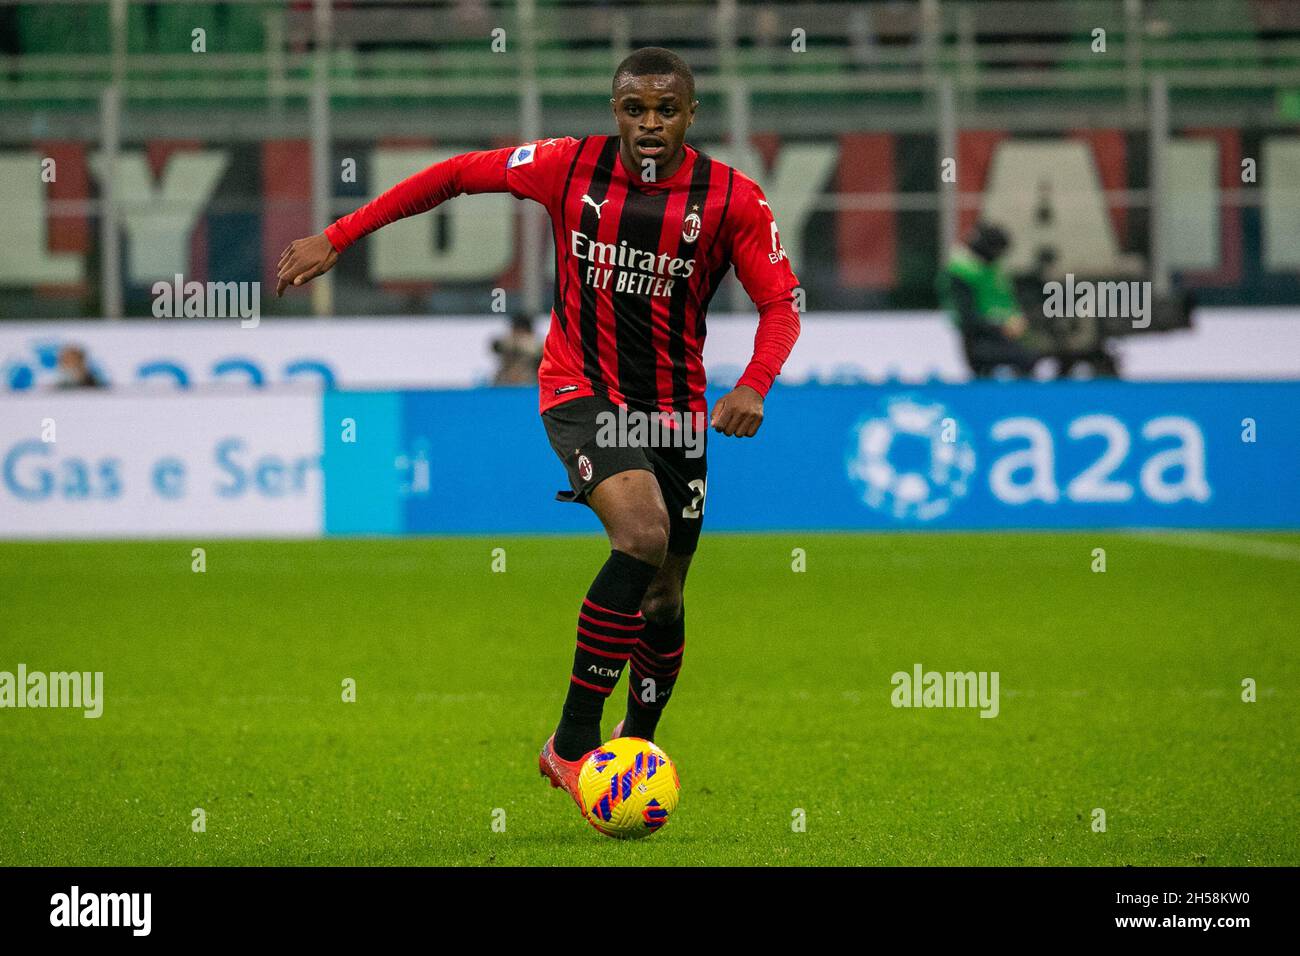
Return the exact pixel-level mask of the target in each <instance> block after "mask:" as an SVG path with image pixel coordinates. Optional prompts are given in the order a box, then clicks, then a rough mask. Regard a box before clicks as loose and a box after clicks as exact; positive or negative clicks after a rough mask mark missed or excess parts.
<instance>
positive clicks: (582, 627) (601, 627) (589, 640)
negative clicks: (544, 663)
mask: <svg viewBox="0 0 1300 956" xmlns="http://www.w3.org/2000/svg"><path fill="white" fill-rule="evenodd" d="M644 631H645V618H643V617H642V616H641V612H640V611H637V612H636V613H635V614H627V613H624V612H622V611H614V610H611V609H610V608H606V607H602V606H600V605H599V604H596V603H595V602H593V601H592V600H591V599H590V598H586V599H584V600H583V602H582V610H581V611H579V612H578V647H577V651H576V652H575V654H574V659H573V673H572V675H570V678H569V679H570V681H571V682H572V683H574V684H577V685H579V686H580V687H585V688H587V689H588V690H592V691H596V692H597V693H599V694H601V695H602V696H604V697H608V696H609V695H610V694H611V693H612V692H613V690H614V686H615V685H616V684H617V683H618V679H619V677H620V676H621V675H622V673H623V667H624V665H626V664H627V662H628V659H629V658H631V656H632V652H633V650H634V649H635V648H636V646H637V643H638V642H639V641H640V640H641V635H642V633H643V632H644Z"/></svg>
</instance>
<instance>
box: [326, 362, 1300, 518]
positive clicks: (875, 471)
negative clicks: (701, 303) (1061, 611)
mask: <svg viewBox="0 0 1300 956" xmlns="http://www.w3.org/2000/svg"><path fill="white" fill-rule="evenodd" d="M721 394H722V392H720V391H719V392H711V393H710V396H709V398H710V402H712V401H715V400H716V399H717V398H718V397H719V396H720V395H721ZM322 400H323V401H324V403H325V404H324V416H323V422H324V429H325V434H324V443H323V447H324V475H325V527H326V532H327V533H329V534H351V533H370V534H402V533H409V534H455V533H489V532H574V531H598V530H599V529H600V525H599V522H598V521H597V520H596V518H595V516H594V515H593V514H591V513H590V512H589V511H588V509H586V508H583V507H582V506H577V505H572V504H564V503H560V502H556V501H554V496H555V492H556V491H557V490H559V489H562V488H565V487H567V479H566V477H565V473H564V470H563V468H562V467H561V465H560V462H559V461H558V459H557V458H556V457H555V455H554V453H553V452H552V451H551V448H550V445H549V444H548V443H547V440H546V435H545V432H544V431H543V429H542V424H541V420H540V418H539V416H538V414H537V404H536V403H537V396H536V392H535V390H533V389H481V390H474V391H455V392H400V393H360V392H332V393H327V394H325V395H324V396H323V399H322ZM1298 413H1300V383H1296V382H1250V383H1245V382H1243V383H1236V382H1224V383H1211V382H1204V383H1133V382H1042V383H1036V382H1025V383H1006V382H979V383H972V384H964V385H921V386H915V387H907V386H816V385H806V386H801V387H797V388H782V387H779V386H778V387H777V388H776V389H774V390H773V392H772V394H771V395H770V396H769V397H768V401H767V403H766V415H767V418H766V421H765V422H764V424H763V427H762V430H761V431H760V433H759V435H758V436H757V437H756V438H753V439H736V438H725V437H723V436H721V435H718V434H716V433H710V435H709V440H708V456H709V477H708V487H707V495H706V497H705V499H704V521H705V527H706V528H707V529H711V530H725V531H757V530H790V529H825V530H833V529H898V528H940V529H973V528H1092V527H1151V528H1156V527H1186V528H1297V527H1300V414H1298ZM349 422H351V429H352V430H351V433H349V430H348V429H349V425H348V423H349Z"/></svg>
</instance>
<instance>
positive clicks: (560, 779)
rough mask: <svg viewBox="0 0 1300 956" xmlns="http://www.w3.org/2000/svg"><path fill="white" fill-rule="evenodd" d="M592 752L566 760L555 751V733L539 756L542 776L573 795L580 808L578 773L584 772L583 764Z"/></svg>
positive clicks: (539, 767) (538, 761)
mask: <svg viewBox="0 0 1300 956" xmlns="http://www.w3.org/2000/svg"><path fill="white" fill-rule="evenodd" d="M591 753H592V751H588V752H587V753H585V754H583V755H582V756H581V757H579V758H578V759H577V760H565V759H564V758H563V757H561V756H560V755H559V754H557V753H556V752H555V734H551V736H550V738H549V739H548V740H547V741H546V743H545V744H543V745H542V752H541V753H540V754H539V755H538V757H537V769H538V770H539V771H541V774H542V776H543V777H546V778H547V779H549V780H550V781H551V786H552V787H556V788H557V789H561V790H564V791H565V792H566V793H567V794H568V795H569V796H571V797H573V802H574V803H576V804H577V805H578V809H579V810H581V809H582V796H581V795H580V794H579V793H578V774H579V773H581V772H582V765H583V764H584V763H586V762H587V757H589V756H590V755H591Z"/></svg>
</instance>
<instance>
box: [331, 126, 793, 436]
mask: <svg viewBox="0 0 1300 956" xmlns="http://www.w3.org/2000/svg"><path fill="white" fill-rule="evenodd" d="M683 148H684V149H685V151H686V157H685V159H684V160H683V162H682V163H681V165H680V166H679V167H678V169H677V171H676V172H675V173H673V175H672V176H670V177H668V178H666V179H663V180H659V181H651V182H645V181H642V179H641V177H640V176H639V175H634V174H632V173H630V172H629V171H628V170H627V169H626V168H624V165H623V161H622V159H621V158H620V156H619V139H618V137H617V136H587V137H583V138H582V139H575V138H573V137H561V138H554V139H546V140H536V141H534V142H531V143H527V144H524V145H522V146H517V147H505V148H502V149H495V150H484V151H481V152H474V153H466V154H463V155H461V156H456V157H453V158H452V159H450V160H447V161H446V162H444V163H439V164H436V165H435V166H432V167H430V168H429V169H427V170H425V171H424V172H422V173H419V174H417V175H416V176H413V177H411V178H410V179H408V180H406V181H404V182H403V183H400V184H398V186H396V187H394V188H393V189H391V190H389V191H388V192H387V193H385V194H384V195H382V196H380V197H379V198H378V199H376V200H374V201H373V202H372V203H369V204H367V205H366V206H363V207H362V208H361V209H358V210H357V211H356V212H354V213H352V214H351V215H350V216H346V217H344V218H343V219H340V220H339V221H338V222H337V223H335V224H334V225H333V226H330V227H329V228H328V229H327V230H326V235H327V236H328V237H329V239H330V242H331V243H332V244H333V245H334V247H335V248H336V249H338V250H340V251H341V250H342V249H343V248H346V246H347V245H350V244H351V243H352V242H353V241H355V240H356V239H357V238H360V236H362V235H365V234H366V233H368V232H370V231H372V230H373V229H376V228H378V227H379V226H381V225H384V224H385V223H387V222H391V221H393V220H394V219H397V218H400V217H401V216H407V215H412V214H414V213H416V212H421V211H424V210H425V209H429V208H432V206H434V205H437V204H438V203H439V202H442V201H443V200H445V199H447V198H450V197H451V196H454V195H456V194H458V193H478V192H498V191H506V190H508V191H509V192H510V193H512V194H513V195H515V196H516V197H518V198H520V199H532V200H534V201H536V202H538V203H541V204H542V205H543V206H545V207H546V210H547V212H548V213H549V214H550V219H551V226H552V235H553V238H554V241H555V276H556V281H555V297H554V302H553V304H552V310H551V327H550V331H549V333H548V334H547V337H546V342H545V346H544V350H543V358H542V364H541V369H540V371H539V375H538V377H539V383H540V386H541V409H542V410H543V411H545V410H546V409H547V408H550V407H552V406H554V405H557V404H559V403H561V402H564V401H567V400H569V399H572V398H577V397H579V396H583V395H591V394H602V395H605V396H607V397H608V398H609V399H610V400H612V401H614V402H616V403H618V404H626V405H629V406H631V407H639V408H644V409H647V410H652V409H660V410H664V411H669V410H673V411H705V410H706V408H705V401H704V387H705V374H704V360H703V348H704V338H705V331H706V328H705V314H706V312H707V310H708V306H709V302H710V300H711V299H712V298H713V295H714V293H715V292H716V291H717V289H718V286H719V284H720V283H721V282H722V280H723V278H724V277H725V276H726V274H727V272H728V270H729V269H731V268H733V267H734V268H735V270H736V276H737V278H738V279H739V280H740V282H741V284H742V285H743V286H744V288H745V291H746V292H747V293H748V294H749V297H750V298H751V299H752V300H753V301H754V303H755V305H757V306H758V308H759V312H760V327H759V335H758V336H757V337H756V347H755V355H754V359H753V361H751V363H750V365H749V367H748V368H747V369H746V371H745V374H744V375H743V376H742V377H741V379H740V382H739V384H748V385H750V386H751V387H754V388H755V389H756V390H757V391H758V392H759V393H760V394H766V392H767V390H768V388H769V387H770V386H771V383H772V380H773V379H774V378H775V377H776V375H777V373H778V372H779V371H780V367H781V364H782V363H783V362H784V361H785V358H786V356H788V355H789V352H790V348H791V347H792V346H793V344H794V339H795V337H796V336H797V335H798V316H797V314H796V312H795V310H794V304H793V303H794V290H795V288H796V287H797V286H798V284H799V282H798V279H796V278H795V275H794V272H793V270H792V269H791V267H790V262H789V259H788V258H787V257H786V254H785V250H784V248H783V247H782V245H781V239H780V235H779V233H778V231H777V226H776V220H775V218H774V216H773V213H772V209H771V207H770V206H769V205H768V202H767V199H766V197H765V196H764V194H763V191H762V190H761V189H760V188H759V187H758V185H757V184H756V183H755V182H754V181H753V180H752V179H750V178H749V177H747V176H746V175H745V174H744V173H741V172H740V171H738V170H736V169H734V168H732V167H730V166H727V165H726V164H724V163H721V162H719V161H717V160H715V159H713V158H712V157H710V156H709V155H707V154H706V153H704V152H702V151H700V150H697V149H695V148H694V147H692V146H689V145H684V147H683ZM765 327H766V328H765Z"/></svg>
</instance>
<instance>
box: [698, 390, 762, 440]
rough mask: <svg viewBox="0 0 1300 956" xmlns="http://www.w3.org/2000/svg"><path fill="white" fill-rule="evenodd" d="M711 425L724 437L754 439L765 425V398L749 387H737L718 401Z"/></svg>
mask: <svg viewBox="0 0 1300 956" xmlns="http://www.w3.org/2000/svg"><path fill="white" fill-rule="evenodd" d="M709 424H710V425H712V426H713V428H714V430H715V431H720V432H722V434H724V435H734V436H736V437H738V438H752V437H753V436H754V435H755V434H757V432H758V426H760V425H762V424H763V396H762V395H760V394H758V392H756V391H754V390H753V389H752V388H750V387H749V386H748V385H737V386H736V387H735V388H733V389H732V390H731V391H730V392H728V393H727V394H726V395H723V396H722V397H721V398H720V399H718V401H717V403H716V404H715V405H714V406H713V416H712V417H711V418H710V419H709Z"/></svg>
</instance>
